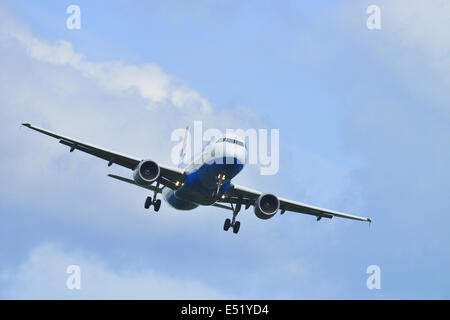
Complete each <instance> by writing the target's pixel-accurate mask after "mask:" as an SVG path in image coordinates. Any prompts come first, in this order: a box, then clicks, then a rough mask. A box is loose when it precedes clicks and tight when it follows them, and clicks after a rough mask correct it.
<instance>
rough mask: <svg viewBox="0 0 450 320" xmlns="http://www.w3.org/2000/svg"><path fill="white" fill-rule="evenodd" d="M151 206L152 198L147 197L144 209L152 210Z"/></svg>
mask: <svg viewBox="0 0 450 320" xmlns="http://www.w3.org/2000/svg"><path fill="white" fill-rule="evenodd" d="M151 205H152V197H147V199H145V204H144V208H145V209H148V208H150V206H151Z"/></svg>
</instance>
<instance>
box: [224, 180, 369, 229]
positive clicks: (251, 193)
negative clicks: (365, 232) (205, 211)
mask: <svg viewBox="0 0 450 320" xmlns="http://www.w3.org/2000/svg"><path fill="white" fill-rule="evenodd" d="M261 194H262V192H260V191H256V190H252V189H249V188H245V187H241V186H238V185H232V186H231V188H230V190H229V191H228V192H227V194H226V197H225V198H224V199H221V200H220V202H226V203H237V202H238V201H240V202H241V203H242V204H243V205H245V206H246V208H248V207H249V206H251V205H253V204H254V203H255V201H256V199H257V198H258V197H259V196H260V195H261ZM278 199H279V201H280V209H281V214H284V213H285V212H286V211H291V212H297V213H304V214H309V215H313V216H316V217H317V220H320V219H322V218H328V219H331V218H333V217H339V218H346V219H353V220H359V221H368V222H372V220H371V219H370V218H364V217H358V216H354V215H351V214H347V213H342V212H338V211H332V210H328V209H323V208H319V207H315V206H311V205H308V204H304V203H301V202H297V201H292V200H288V199H283V198H278Z"/></svg>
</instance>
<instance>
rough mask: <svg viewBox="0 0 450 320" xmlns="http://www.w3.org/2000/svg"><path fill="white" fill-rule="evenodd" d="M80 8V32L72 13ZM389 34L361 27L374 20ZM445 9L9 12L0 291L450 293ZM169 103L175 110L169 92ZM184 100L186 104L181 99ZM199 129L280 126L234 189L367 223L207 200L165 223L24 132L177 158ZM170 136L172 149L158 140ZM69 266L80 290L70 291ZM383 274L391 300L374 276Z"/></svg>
mask: <svg viewBox="0 0 450 320" xmlns="http://www.w3.org/2000/svg"><path fill="white" fill-rule="evenodd" d="M70 4H77V5H79V6H80V8H81V16H82V17H81V23H82V27H81V30H68V29H67V28H66V19H67V17H68V15H67V14H66V8H67V6H69V5H70ZM370 4H377V5H379V6H380V8H381V18H382V28H381V30H376V31H373V30H372V31H370V30H368V29H367V28H366V19H367V14H366V8H367V6H368V5H370ZM449 14H450V7H449V5H448V4H446V3H445V2H440V1H429V2H422V1H412V2H411V1H395V2H392V1H377V2H373V3H372V2H368V1H360V2H358V4H357V5H355V4H354V3H353V2H351V1H336V2H333V3H332V4H331V3H330V2H329V1H315V2H313V3H311V2H306V1H305V2H304V3H302V2H299V1H292V2H289V1H284V2H280V1H278V2H271V1H264V2H262V1H253V2H251V1H249V2H246V3H242V2H238V1H236V2H233V1H223V2H221V1H217V2H213V3H210V2H206V1H194V2H191V3H190V4H189V5H188V4H186V3H184V2H181V1H166V2H164V4H163V3H161V2H156V1H155V2H148V1H131V2H125V1H115V2H113V3H111V2H107V1H96V2H95V3H92V2H89V1H76V2H72V1H40V2H39V3H36V2H31V1H14V2H13V1H4V2H3V3H2V4H1V5H0V21H1V22H0V27H1V28H0V30H1V32H0V55H1V57H2V59H1V61H0V66H1V70H2V73H1V74H0V105H1V109H0V110H1V117H0V123H1V128H2V135H1V138H0V145H1V148H2V153H1V154H0V162H1V166H0V167H1V169H0V170H1V174H2V177H4V183H3V185H2V186H1V201H0V212H1V216H2V220H3V223H2V224H1V226H0V258H1V259H0V297H2V298H5V299H8V298H65V299H71V298H266V299H278V298H292V299H305V298H306V299H308V298H331V299H344V298H356V299H361V298H363V299H366V298H367V299H380V298H386V299H392V298H407V299H408V298H449V294H450V289H449V288H450V277H449V275H448V272H447V271H448V269H449V266H450V252H449V249H448V243H449V240H450V236H449V234H448V226H449V222H450V218H449V217H448V207H449V205H450V200H449V197H448V190H449V187H450V183H449V179H450V174H449V170H448V162H449V160H450V148H449V146H448V141H449V140H450V125H449V123H450V117H449V112H450V109H449V105H450V104H449V102H450V94H449V92H448V89H447V88H448V87H449V85H450V77H449V74H450V73H449V71H450V70H449V69H450V60H449V59H450V58H449V57H450V55H449V53H450V43H449V41H448V32H447V31H446V30H449V27H450V26H449V22H448V19H447V17H448V15H449ZM176 97H178V98H176ZM180 97H181V98H180ZM194 120H203V121H204V123H205V124H207V125H209V126H212V127H218V128H221V129H224V128H233V127H236V128H239V127H243V128H269V129H270V128H277V129H279V130H280V171H279V173H278V174H277V175H274V176H260V175H259V174H258V172H259V170H258V168H257V167H256V166H250V167H248V168H246V170H245V172H243V173H242V174H241V175H240V176H239V177H237V179H236V180H237V182H238V183H239V184H245V185H247V186H248V187H251V188H257V189H259V190H263V191H267V192H275V193H277V194H279V195H280V196H281V197H288V198H292V199H296V200H299V201H302V202H306V203H311V204H313V205H318V206H322V207H327V208H331V209H335V210H339V211H344V212H350V213H354V214H358V215H361V216H368V217H371V218H372V219H373V221H374V223H373V224H372V226H371V227H370V228H369V227H368V226H367V224H364V223H359V222H355V221H343V220H339V219H332V220H331V221H330V220H327V221H324V220H325V219H324V220H322V221H320V222H319V223H317V222H316V221H315V219H314V218H312V217H309V216H302V215H298V214H293V213H289V214H288V213H286V214H285V215H283V216H276V217H274V218H273V219H271V220H268V221H261V220H258V219H257V218H256V217H255V216H254V214H253V213H252V212H251V210H248V211H246V212H244V213H243V214H242V215H240V220H241V222H242V227H241V231H240V233H239V235H238V236H237V237H236V236H235V235H233V234H231V233H229V232H228V233H225V232H223V231H222V230H221V228H222V224H223V220H224V219H225V218H226V217H227V213H224V212H221V211H220V210H218V209H211V208H200V209H198V210H195V211H192V212H188V213H186V212H177V211H174V210H173V209H170V208H169V207H167V206H164V205H163V206H162V208H161V210H160V212H159V213H158V214H157V215H154V214H150V215H149V214H148V212H145V211H144V209H143V208H142V207H143V201H144V199H145V197H146V192H145V190H141V189H138V188H134V187H133V186H129V185H122V184H120V183H118V182H116V181H110V180H109V178H108V177H106V175H107V174H108V173H111V172H112V173H116V174H124V175H126V174H130V172H128V171H127V170H125V169H123V168H118V167H115V166H113V167H111V168H108V167H107V166H106V165H105V163H103V162H102V161H100V160H98V159H94V158H92V157H90V156H88V155H83V154H81V153H77V152H74V153H73V154H71V153H69V152H67V150H66V148H63V147H62V146H60V145H59V144H58V143H57V142H56V141H52V140H51V139H49V138H47V137H42V136H40V135H38V134H34V133H32V132H29V131H28V130H25V129H21V128H19V124H20V123H22V122H24V121H28V122H31V123H35V124H36V125H39V126H43V127H46V128H48V129H51V130H54V131H58V132H61V133H63V134H66V135H68V136H74V137H79V138H81V139H84V140H86V141H90V142H92V143H94V144H96V145H101V146H104V147H106V148H110V149H113V150H118V151H121V152H123V153H127V154H131V155H136V156H138V157H150V158H152V159H155V160H157V161H160V162H162V163H169V162H170V150H171V147H172V145H171V143H170V133H171V132H172V131H173V130H174V129H176V128H182V127H184V126H185V125H186V124H189V123H190V124H192V123H193V121H194ZM161 141H167V143H161ZM70 264H78V265H80V267H81V270H82V289H81V290H80V291H70V290H68V289H67V288H66V287H65V283H66V278H67V274H66V273H65V269H66V267H67V266H68V265H70ZM372 264H375V265H378V266H380V268H381V286H382V288H381V289H380V290H368V289H367V288H366V279H367V277H368V275H367V274H366V268H367V267H368V266H369V265H372Z"/></svg>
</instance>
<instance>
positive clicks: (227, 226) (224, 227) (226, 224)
mask: <svg viewBox="0 0 450 320" xmlns="http://www.w3.org/2000/svg"><path fill="white" fill-rule="evenodd" d="M230 227H231V220H230V219H226V220H225V223H224V225H223V230H225V231H228V229H230Z"/></svg>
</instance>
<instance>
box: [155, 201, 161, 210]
mask: <svg viewBox="0 0 450 320" xmlns="http://www.w3.org/2000/svg"><path fill="white" fill-rule="evenodd" d="M160 207H161V200H160V199H158V200H156V202H155V203H154V204H153V209H155V212H158V211H159V208H160Z"/></svg>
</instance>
